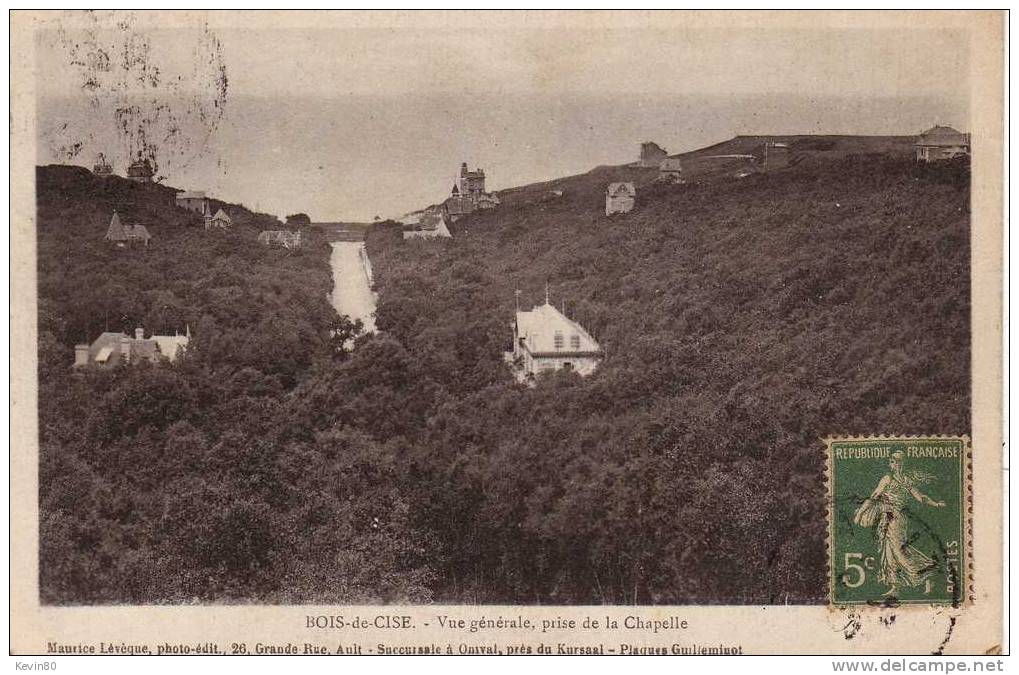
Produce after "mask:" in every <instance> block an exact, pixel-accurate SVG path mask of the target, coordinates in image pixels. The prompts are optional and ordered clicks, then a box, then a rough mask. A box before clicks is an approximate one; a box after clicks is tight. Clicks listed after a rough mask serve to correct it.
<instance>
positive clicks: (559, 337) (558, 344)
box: [553, 331, 563, 349]
mask: <svg viewBox="0 0 1019 675" xmlns="http://www.w3.org/2000/svg"><path fill="white" fill-rule="evenodd" d="M553 339H554V340H555V348H556V349H562V348H563V334H562V333H560V332H559V331H556V333H555V337H554V338H553Z"/></svg>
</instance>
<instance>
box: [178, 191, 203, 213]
mask: <svg viewBox="0 0 1019 675" xmlns="http://www.w3.org/2000/svg"><path fill="white" fill-rule="evenodd" d="M174 200H175V201H176V202H177V206H179V207H181V208H182V209H187V210H188V211H193V212H194V213H198V214H200V215H203V216H205V215H208V213H209V198H208V197H206V196H205V193H204V192H200V191H197V190H196V191H194V192H178V193H177V194H176V195H175V196H174Z"/></svg>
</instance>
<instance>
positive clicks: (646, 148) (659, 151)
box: [637, 141, 669, 169]
mask: <svg viewBox="0 0 1019 675" xmlns="http://www.w3.org/2000/svg"><path fill="white" fill-rule="evenodd" d="M668 154H669V153H667V152H666V151H665V148H663V147H661V146H659V145H658V144H657V143H654V142H652V141H645V142H644V143H641V144H640V160H639V161H638V162H637V165H638V166H642V167H644V168H647V169H657V168H658V165H659V164H661V162H662V160H663V159H665V158H666V156H668Z"/></svg>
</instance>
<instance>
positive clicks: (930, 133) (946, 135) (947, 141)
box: [915, 126, 970, 162]
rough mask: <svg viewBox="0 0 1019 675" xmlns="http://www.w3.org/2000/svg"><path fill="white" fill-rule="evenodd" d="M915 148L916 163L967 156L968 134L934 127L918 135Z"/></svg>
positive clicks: (950, 128)
mask: <svg viewBox="0 0 1019 675" xmlns="http://www.w3.org/2000/svg"><path fill="white" fill-rule="evenodd" d="M915 147H916V161H918V162H937V161H940V160H943V159H952V158H953V157H960V156H962V155H968V154H969V152H970V150H969V134H964V133H961V132H959V131H956V130H955V129H953V128H952V127H942V126H935V127H931V128H930V129H928V130H927V131H925V132H923V133H922V134H920V136H919V137H918V138H917V139H916V146H915Z"/></svg>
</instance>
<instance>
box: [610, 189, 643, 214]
mask: <svg viewBox="0 0 1019 675" xmlns="http://www.w3.org/2000/svg"><path fill="white" fill-rule="evenodd" d="M636 199H637V188H635V187H634V186H633V183H609V186H608V187H607V188H606V189H605V215H606V216H611V215H612V214H613V213H629V212H630V211H632V210H633V205H634V203H635V201H636Z"/></svg>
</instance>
